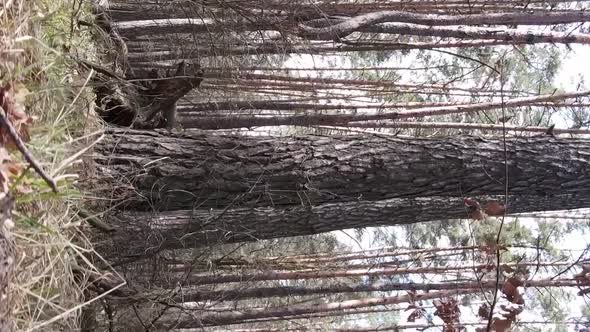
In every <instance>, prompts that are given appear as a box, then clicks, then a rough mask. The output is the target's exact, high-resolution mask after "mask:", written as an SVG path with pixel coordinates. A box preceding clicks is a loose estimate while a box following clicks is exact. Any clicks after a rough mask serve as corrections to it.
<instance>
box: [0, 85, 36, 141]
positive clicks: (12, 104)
mask: <svg viewBox="0 0 590 332" xmlns="http://www.w3.org/2000/svg"><path fill="white" fill-rule="evenodd" d="M20 89H21V90H23V91H26V89H25V88H24V87H22V88H20ZM15 94H19V95H22V94H24V93H23V92H19V91H15V89H14V88H13V86H11V85H7V86H4V87H0V106H2V109H3V110H4V112H5V114H6V116H7V117H8V120H9V121H10V123H11V124H12V126H13V127H14V129H15V131H16V133H17V134H18V135H19V136H20V138H21V139H22V140H23V141H27V140H28V139H29V132H28V127H29V126H30V124H31V123H32V118H31V117H29V116H28V115H27V114H26V113H25V110H24V107H23V106H22V104H20V103H18V100H17V98H16V96H15ZM20 99H22V98H20ZM0 144H2V145H3V146H5V147H6V148H8V149H13V148H14V142H13V140H12V137H10V136H9V135H8V133H7V132H6V129H5V128H3V127H2V128H0Z"/></svg>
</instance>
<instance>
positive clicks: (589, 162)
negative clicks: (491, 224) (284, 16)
mask: <svg viewBox="0 0 590 332" xmlns="http://www.w3.org/2000/svg"><path fill="white" fill-rule="evenodd" d="M505 143H506V145H505V147H504V142H503V140H501V139H484V138H477V137H450V138H444V139H440V138H436V139H423V138H422V139H416V138H392V137H380V136H374V135H366V136H365V135H363V136H361V135H359V136H331V137H321V136H314V135H307V136H300V137H260V136H259V137H254V136H232V135H201V134H175V133H166V132H163V131H159V132H146V131H135V130H119V129H112V130H110V135H108V136H107V138H106V139H105V140H103V141H102V142H101V143H100V145H99V146H98V149H97V152H98V154H97V155H96V156H95V158H94V160H95V163H96V166H97V171H98V172H97V175H96V177H95V182H94V183H92V179H91V180H89V181H90V184H92V185H94V186H95V187H96V188H97V189H100V188H101V187H102V188H103V189H104V190H105V193H108V194H109V195H113V198H125V199H127V202H126V203H127V207H128V208H135V209H138V210H153V209H156V210H161V211H162V210H174V209H209V208H223V209H229V208H240V207H253V206H258V207H261V206H274V207H275V208H278V207H279V206H281V205H282V206H285V205H288V206H290V207H293V206H302V207H306V206H307V207H308V206H317V205H320V204H324V203H330V202H362V201H378V200H387V199H392V198H398V199H404V198H416V197H431V196H439V197H464V196H478V195H503V194H504V192H505V189H506V188H505V184H504V182H505V181H506V178H505V172H506V171H508V181H509V184H508V191H509V193H510V195H511V196H512V195H514V196H521V195H527V196H541V197H545V199H550V197H553V196H559V195H570V196H571V198H572V200H574V201H577V202H584V203H585V202H586V197H590V189H589V188H590V186H589V184H590V177H589V176H588V175H589V174H588V173H589V172H590V171H589V170H590V140H589V139H565V138H564V139H555V138H551V137H532V138H524V137H512V138H506V141H505ZM504 148H505V149H506V151H504ZM505 158H506V159H507V165H506V166H505V163H504V160H505ZM119 176H120V177H121V178H123V179H132V180H131V181H130V183H128V184H123V185H122V183H121V182H117V177H119ZM112 188H119V190H115V192H114V193H112V192H113V190H112ZM121 196H123V197H121ZM138 197H141V198H143V199H138ZM577 207H582V206H577ZM564 208H565V207H564ZM542 210H545V209H542ZM439 219H440V218H439ZM431 220H432V219H431Z"/></svg>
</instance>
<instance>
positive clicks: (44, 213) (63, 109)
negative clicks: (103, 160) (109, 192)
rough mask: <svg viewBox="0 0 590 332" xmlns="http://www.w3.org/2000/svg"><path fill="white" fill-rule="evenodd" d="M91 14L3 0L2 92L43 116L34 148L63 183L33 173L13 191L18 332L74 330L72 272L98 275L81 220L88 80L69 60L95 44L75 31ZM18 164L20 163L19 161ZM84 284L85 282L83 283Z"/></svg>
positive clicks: (67, 1) (36, 1) (56, 4)
mask: <svg viewBox="0 0 590 332" xmlns="http://www.w3.org/2000/svg"><path fill="white" fill-rule="evenodd" d="M85 15H87V10H86V9H85V8H83V7H81V6H80V3H79V1H76V0H64V1H53V0H33V1H31V0H0V31H1V34H2V35H1V37H0V38H1V39H0V52H1V53H0V84H2V85H5V84H7V83H11V84H12V85H14V86H18V87H19V91H21V92H22V94H23V95H24V96H25V98H24V99H23V100H22V103H24V104H25V106H26V111H27V113H28V114H29V115H34V116H36V117H37V119H36V120H35V122H34V124H33V127H32V128H31V140H30V141H29V142H28V147H29V148H30V149H31V151H32V152H33V155H34V156H35V157H36V159H38V160H39V161H40V162H41V163H42V165H43V167H44V168H45V169H46V170H47V172H48V173H49V174H51V175H52V176H53V177H54V178H55V180H57V182H58V187H59V193H58V194H55V193H52V192H51V190H50V188H49V187H48V186H47V185H46V184H45V183H44V182H43V180H41V179H40V178H39V177H38V176H37V175H36V174H34V173H33V172H32V171H28V172H26V174H24V176H22V177H21V178H19V179H18V181H17V182H16V183H15V185H14V191H15V196H16V199H17V208H16V211H14V218H13V220H14V223H15V227H14V229H13V233H14V235H15V238H16V242H17V256H16V267H15V270H16V274H15V280H14V282H13V283H12V284H11V285H10V299H11V302H12V308H13V316H14V320H15V322H16V324H17V330H18V331H58V330H59V331H73V330H76V329H77V326H78V324H79V323H78V320H79V319H78V318H79V316H80V312H81V308H82V306H84V305H85V303H84V290H83V289H82V288H81V286H80V285H83V282H80V280H79V278H78V280H75V276H74V273H73V270H75V269H77V270H83V271H85V273H86V274H88V273H98V271H97V269H96V268H95V267H94V266H93V263H92V262H90V261H88V260H87V258H86V257H87V256H88V253H90V252H91V249H90V246H89V244H88V241H86V240H85V239H84V236H83V234H82V233H81V231H80V227H79V226H80V225H82V224H83V223H84V220H82V219H81V218H80V217H78V215H77V213H76V212H77V206H80V205H81V204H82V198H83V193H81V192H80V191H79V190H78V189H77V186H76V182H77V180H78V175H77V174H76V173H77V169H79V168H80V165H81V161H80V154H79V153H77V152H78V151H80V150H82V149H84V148H85V147H86V146H88V145H89V144H92V142H94V141H96V140H97V139H98V137H97V136H98V135H95V134H90V133H91V132H92V131H93V130H95V129H97V128H98V125H97V124H96V123H95V122H94V121H95V120H93V117H92V115H91V112H90V111H91V108H92V106H91V105H92V94H91V91H90V89H89V87H88V82H89V76H88V75H91V74H92V73H90V74H88V73H86V74H83V75H82V74H80V75H79V74H77V73H76V71H75V65H74V64H73V62H72V61H71V59H70V58H69V56H70V55H73V56H79V57H83V58H87V57H88V56H87V54H91V53H92V51H93V49H92V44H91V42H90V37H89V36H88V34H87V33H85V32H84V31H81V30H80V28H78V27H77V25H76V21H77V18H78V17H83V16H85ZM15 158H20V157H19V156H18V155H17V154H15ZM82 279H84V277H82Z"/></svg>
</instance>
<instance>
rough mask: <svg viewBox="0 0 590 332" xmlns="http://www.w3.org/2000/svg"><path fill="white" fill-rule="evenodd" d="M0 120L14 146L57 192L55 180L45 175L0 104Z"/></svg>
mask: <svg viewBox="0 0 590 332" xmlns="http://www.w3.org/2000/svg"><path fill="white" fill-rule="evenodd" d="M0 122H1V123H0V125H1V126H2V127H3V128H5V129H6V132H7V133H8V135H9V136H10V138H12V140H13V141H14V145H15V146H16V148H17V149H18V150H19V151H20V153H22V155H23V156H24V157H25V160H26V161H27V162H28V163H29V164H30V165H31V166H32V167H33V169H35V171H36V172H37V174H39V175H40V176H41V177H42V178H43V180H45V182H46V183H47V184H48V185H49V187H50V188H51V190H53V192H55V193H57V192H58V190H57V185H56V184H55V181H54V180H53V179H52V178H51V177H50V176H49V175H47V173H45V171H44V170H43V168H42V167H41V165H39V162H38V161H37V160H36V159H35V158H33V156H32V155H31V152H29V150H28V149H27V147H26V146H25V143H24V142H23V140H22V139H21V138H20V136H19V135H18V133H17V132H16V129H14V126H13V125H12V123H10V120H9V119H8V116H7V115H6V111H5V110H4V108H2V107H1V106H0Z"/></svg>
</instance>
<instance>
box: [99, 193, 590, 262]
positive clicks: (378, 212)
mask: <svg viewBox="0 0 590 332" xmlns="http://www.w3.org/2000/svg"><path fill="white" fill-rule="evenodd" d="M492 198H494V199H495V200H501V199H502V198H501V197H499V196H498V197H488V198H487V199H488V200H491V199H492ZM482 201H483V200H482ZM508 205H509V209H508V213H521V212H531V211H544V210H563V209H575V208H581V207H585V206H590V195H579V194H571V195H553V196H528V195H523V196H511V197H510V198H509V204H508ZM462 218H468V213H467V211H466V210H465V207H464V205H463V199H462V198H460V197H441V196H437V197H427V198H414V199H411V198H393V199H388V200H381V201H353V202H343V203H327V204H321V205H318V206H313V207H306V206H298V207H288V208H279V207H277V208H272V207H267V208H237V209H228V210H225V209H211V210H178V211H165V212H157V213H152V212H134V211H116V212H114V213H113V214H112V215H111V216H109V218H108V220H109V221H110V225H109V226H111V227H112V231H111V232H110V233H109V234H108V235H107V236H105V237H104V238H103V239H102V240H98V239H97V243H96V246H97V247H98V248H103V249H100V250H99V251H101V252H102V253H103V254H105V255H107V256H113V259H116V260H117V259H126V258H128V257H138V256H143V257H146V256H150V255H152V254H154V253H156V252H159V251H161V250H168V249H180V248H198V247H206V246H211V245H214V244H220V243H233V242H251V241H257V240H262V239H273V238H280V237H290V236H300V235H312V234H318V233H323V232H329V231H335V230H342V229H348V228H362V227H375V226H391V225H401V224H409V223H416V222H424V221H437V220H448V219H462ZM108 253H111V254H108Z"/></svg>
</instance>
